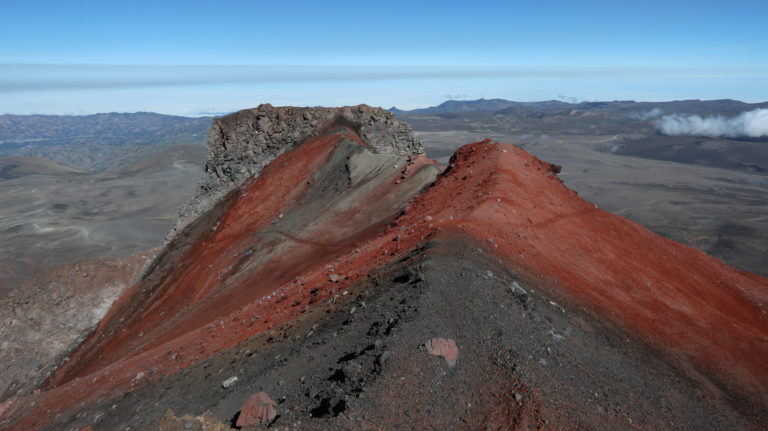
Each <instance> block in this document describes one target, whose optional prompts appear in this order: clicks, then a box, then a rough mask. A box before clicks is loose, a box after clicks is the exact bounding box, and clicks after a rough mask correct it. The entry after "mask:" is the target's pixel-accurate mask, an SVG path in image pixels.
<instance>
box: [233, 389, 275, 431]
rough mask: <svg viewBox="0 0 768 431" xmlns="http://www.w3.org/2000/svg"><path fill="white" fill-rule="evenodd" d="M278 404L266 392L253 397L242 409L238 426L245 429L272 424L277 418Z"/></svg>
mask: <svg viewBox="0 0 768 431" xmlns="http://www.w3.org/2000/svg"><path fill="white" fill-rule="evenodd" d="M275 407H277V403H276V402H274V401H273V400H272V398H270V397H269V395H268V394H267V393H266V392H259V393H257V394H254V395H251V397H250V398H248V400H246V401H245V404H243V407H242V408H241V409H240V416H239V417H238V418H237V424H236V425H237V426H238V427H245V426H251V425H260V424H263V423H270V422H272V421H273V420H275V418H276V417H277V410H276V409H275Z"/></svg>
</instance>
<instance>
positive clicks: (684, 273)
mask: <svg viewBox="0 0 768 431" xmlns="http://www.w3.org/2000/svg"><path fill="white" fill-rule="evenodd" d="M559 171H560V168H559V167H558V166H555V165H552V164H549V163H546V162H543V161H541V160H538V159H537V158H535V157H533V156H531V155H530V154H528V153H526V152H525V151H524V150H522V149H520V148H518V147H514V146H510V145H505V144H501V143H496V142H491V141H483V142H476V143H473V144H469V145H466V146H464V147H462V148H461V149H459V150H458V151H457V152H456V154H454V156H453V157H452V158H451V160H450V162H449V164H448V165H447V166H439V165H437V164H436V163H435V162H433V161H431V160H429V159H428V158H427V156H426V155H425V154H424V150H423V148H422V146H421V144H420V143H419V142H418V141H416V140H415V139H414V138H413V136H412V134H411V132H410V128H409V127H408V126H407V125H406V124H405V123H401V122H399V121H397V120H395V119H394V117H393V115H392V114H391V113H389V112H387V111H384V110H381V109H378V108H371V107H368V106H365V105H360V106H355V107H344V108H333V109H331V108H293V107H280V108H276V107H272V106H270V105H261V106H259V107H258V108H255V109H251V110H245V111H241V112H238V113H235V114H232V115H228V116H226V117H222V118H218V119H215V120H214V122H213V125H212V127H211V130H210V132H209V148H208V162H207V165H206V177H205V179H204V181H203V185H202V187H201V190H200V192H199V194H198V196H197V197H196V198H195V199H193V200H192V202H190V203H189V204H188V205H187V206H186V207H185V208H183V209H182V211H181V219H180V222H179V225H178V227H177V229H175V230H174V231H173V232H172V233H171V234H170V235H169V238H168V241H167V243H166V246H165V247H164V249H163V250H162V251H161V252H160V253H159V254H158V255H157V256H156V257H155V258H154V260H153V262H152V263H151V264H150V265H148V266H147V268H146V270H145V271H144V273H143V275H142V276H141V277H140V279H139V280H138V281H137V282H136V283H135V284H133V286H132V287H130V288H128V289H127V290H126V291H125V293H123V294H122V296H120V298H119V299H117V300H116V301H115V302H114V304H112V306H111V308H110V309H109V311H108V312H107V313H106V315H105V316H104V317H103V318H102V319H101V321H100V323H99V324H98V326H97V327H95V329H93V330H92V332H90V334H89V335H88V336H87V337H86V338H85V339H84V340H83V341H82V342H81V343H80V344H79V345H77V346H76V347H75V348H74V349H72V350H71V351H65V352H62V359H61V360H60V361H59V362H58V363H57V364H56V365H57V367H56V368H55V371H54V372H52V373H51V374H50V376H49V377H47V379H46V380H45V382H43V383H42V384H41V385H37V384H35V385H31V386H28V387H27V388H24V389H23V390H18V391H17V392H15V393H8V392H6V393H5V394H4V395H3V396H4V399H1V400H0V401H3V402H2V404H0V415H2V416H1V417H0V419H2V422H0V426H3V427H4V429H7V430H32V429H44V430H116V429H134V430H135V429H150V430H176V429H178V430H185V429H199V430H229V429H232V428H235V429H239V428H242V429H259V428H263V427H272V428H276V429H355V430H357V429H472V430H474V429H490V430H506V429H511V430H526V429H604V430H617V429H646V430H659V429H670V430H679V429H691V430H703V429H723V430H725V429H755V430H758V429H764V428H763V427H764V426H765V424H766V423H768V407H767V406H768V367H766V364H768V308H766V307H768V280H766V279H765V278H762V277H760V276H756V275H753V274H749V273H745V272H741V271H739V270H736V269H734V268H732V267H729V266H727V265H726V264H724V263H722V262H720V261H719V260H717V259H714V258H712V257H710V256H708V255H706V254H704V253H702V252H699V251H697V250H695V249H693V248H690V247H687V246H684V245H682V244H679V243H676V242H674V241H671V240H668V239H664V238H662V237H660V236H658V235H655V234H653V233H651V232H649V231H648V230H646V229H644V228H643V227H641V226H639V225H637V224H635V223H633V222H631V221H629V220H627V219H624V218H622V217H618V216H615V215H612V214H609V213H607V212H605V211H602V210H601V209H599V208H597V207H596V206H595V205H593V204H591V203H589V202H587V201H585V200H583V199H581V198H580V197H579V196H578V195H577V194H576V193H575V192H573V191H571V190H569V189H568V188H567V187H565V185H563V183H562V181H561V180H560V179H559V178H558V176H557V174H558V173H559Z"/></svg>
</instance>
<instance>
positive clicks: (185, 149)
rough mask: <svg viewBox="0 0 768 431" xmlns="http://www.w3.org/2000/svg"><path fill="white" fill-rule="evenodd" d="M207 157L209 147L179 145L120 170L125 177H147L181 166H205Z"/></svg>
mask: <svg viewBox="0 0 768 431" xmlns="http://www.w3.org/2000/svg"><path fill="white" fill-rule="evenodd" d="M207 157H208V148H207V147H204V146H202V145H189V144H179V145H174V146H172V147H168V148H166V149H164V150H162V151H160V152H159V153H157V154H155V155H153V156H152V157H147V158H145V159H141V160H139V161H137V162H135V163H131V164H130V165H128V166H126V167H124V168H122V169H120V173H121V174H124V175H145V174H154V173H157V172H163V171H166V170H169V169H172V168H174V167H177V166H178V165H180V164H187V165H194V166H203V165H204V164H205V160H206V158H207Z"/></svg>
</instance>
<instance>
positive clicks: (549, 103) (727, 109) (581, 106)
mask: <svg viewBox="0 0 768 431" xmlns="http://www.w3.org/2000/svg"><path fill="white" fill-rule="evenodd" d="M766 107H768V102H764V103H745V102H740V101H738V100H730V99H722V100H698V99H694V100H676V101H671V102H635V101H631V100H626V101H623V100H616V101H609V102H581V103H568V102H563V101H560V100H546V101H541V102H514V101H510V100H504V99H477V100H447V101H445V102H443V103H441V104H439V105H437V106H432V107H429V108H421V109H413V110H410V111H404V110H401V109H397V108H395V107H393V108H390V111H392V112H394V113H395V114H398V115H403V116H406V117H407V116H421V115H425V114H472V113H482V115H487V114H488V113H489V112H492V113H493V114H495V115H527V116H535V115H534V114H535V113H538V114H540V115H544V114H547V115H554V114H561V115H562V114H568V113H570V112H571V111H573V110H576V111H577V112H579V111H580V112H586V111H590V112H593V113H598V112H600V113H603V114H615V115H632V114H636V115H635V116H636V117H638V118H641V119H642V118H643V117H647V118H649V115H648V114H653V113H656V114H658V115H661V114H664V113H666V114H671V113H676V114H684V115H690V114H696V115H701V116H712V115H735V114H738V113H741V112H743V111H749V110H752V109H757V108H766ZM654 110H656V111H654ZM643 114H645V115H643Z"/></svg>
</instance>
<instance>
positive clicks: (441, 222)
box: [397, 143, 768, 404]
mask: <svg viewBox="0 0 768 431" xmlns="http://www.w3.org/2000/svg"><path fill="white" fill-rule="evenodd" d="M556 170H557V168H556V167H553V166H552V165H550V164H548V163H545V162H542V161H540V160H538V159H537V158H535V157H533V156H532V155H530V154H528V153H526V152H525V151H524V150H522V149H520V148H517V147H513V146H509V145H502V144H489V143H475V144H472V145H467V146H465V147H463V148H461V149H460V150H459V151H458V152H457V154H456V155H455V157H454V159H453V160H452V162H451V166H450V168H449V172H447V173H446V174H445V175H444V176H443V177H441V178H440V181H439V182H438V184H437V185H436V186H435V187H433V188H432V189H430V190H429V191H428V192H427V193H425V194H424V195H422V196H420V197H419V198H417V199H416V201H415V202H414V203H413V204H412V205H411V207H410V208H409V210H408V213H407V214H406V216H404V217H402V218H401V219H399V220H398V221H397V223H398V224H399V225H404V226H416V227H418V228H419V230H420V231H423V232H440V231H449V230H460V231H463V232H466V233H468V234H469V235H471V236H472V237H474V238H475V239H476V240H478V241H481V242H483V243H484V244H485V247H487V248H489V249H491V250H492V251H493V252H494V253H496V254H498V255H499V256H500V257H501V258H502V259H504V260H505V261H506V262H507V263H508V264H509V265H511V266H513V267H515V268H518V269H519V270H520V271H522V272H523V273H524V274H526V275H527V276H528V277H531V278H534V279H538V280H540V281H542V282H543V283H544V285H546V286H548V287H549V290H550V291H551V293H552V294H554V295H557V296H560V297H562V298H563V299H565V300H567V301H569V302H571V303H573V304H575V305H578V306H581V307H584V308H586V309H588V310H592V311H593V312H595V313H597V314H598V315H600V316H602V317H603V318H604V319H608V320H609V321H611V322H613V323H615V324H616V325H618V326H619V327H621V328H624V329H626V330H628V331H629V332H630V333H632V334H633V335H635V336H637V337H639V338H640V339H642V340H644V341H646V342H648V343H650V344H651V345H652V346H655V347H658V348H659V349H660V350H662V351H664V352H667V353H670V354H672V355H674V356H676V357H677V358H678V359H680V360H684V361H686V362H688V361H690V363H691V364H693V365H694V366H695V367H697V368H698V369H699V370H700V371H701V372H702V373H704V374H705V375H707V376H709V377H710V378H713V379H715V380H717V381H718V382H719V383H720V384H722V385H724V386H726V387H729V388H731V389H738V390H739V391H746V392H750V393H751V395H752V396H754V397H757V398H758V399H760V400H762V403H763V404H765V403H768V367H766V363H768V315H767V314H768V310H767V309H766V307H767V306H768V280H766V279H765V278H762V277H760V276H756V275H753V274H748V273H744V272H741V271H738V270H736V269H734V268H732V267H730V266H728V265H726V264H724V263H722V262H721V261H719V260H717V259H714V258H712V257H710V256H708V255H706V254H704V253H702V252H700V251H698V250H695V249H693V248H691V247H687V246H685V245H682V244H680V243H677V242H674V241H671V240H668V239H665V238H663V237H661V236H658V235H655V234H653V233H651V232H649V231H648V230H646V229H645V228H643V227H642V226H640V225H638V224H636V223H634V222H631V221H629V220H627V219H625V218H622V217H619V216H615V215H612V214H610V213H607V212H605V211H602V210H600V209H599V208H597V207H596V206H595V205H593V204H591V203H589V202H587V201H585V200H583V199H581V198H579V197H578V196H577V195H576V193H575V192H574V191H572V190H570V189H568V188H566V187H565V186H564V185H563V184H562V182H561V181H560V180H559V179H558V178H557V177H556V173H555V171H556ZM424 217H430V220H429V221H428V222H427V221H425V218H424ZM425 225H426V226H425Z"/></svg>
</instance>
